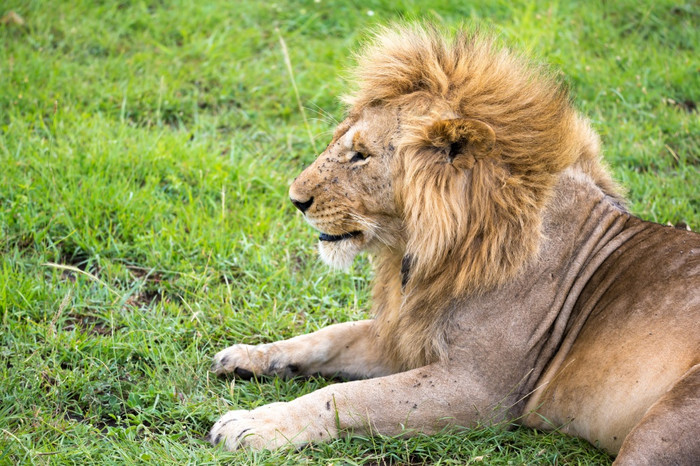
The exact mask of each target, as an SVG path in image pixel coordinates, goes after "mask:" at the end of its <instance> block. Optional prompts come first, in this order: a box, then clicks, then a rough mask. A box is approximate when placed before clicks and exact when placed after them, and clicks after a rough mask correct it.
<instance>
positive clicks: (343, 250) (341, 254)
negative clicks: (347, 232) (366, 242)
mask: <svg viewBox="0 0 700 466" xmlns="http://www.w3.org/2000/svg"><path fill="white" fill-rule="evenodd" d="M361 241H362V240H361V239H359V238H347V239H342V240H339V241H324V240H319V241H318V254H319V257H320V258H321V260H322V261H323V262H324V263H325V264H326V265H328V266H329V267H331V268H333V269H337V270H347V269H348V268H350V266H351V265H352V262H353V260H355V256H357V255H358V254H359V253H360V252H362V245H361Z"/></svg>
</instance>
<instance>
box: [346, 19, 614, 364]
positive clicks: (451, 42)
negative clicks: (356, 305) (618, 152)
mask: <svg viewBox="0 0 700 466" xmlns="http://www.w3.org/2000/svg"><path fill="white" fill-rule="evenodd" d="M354 77H355V80H356V81H357V83H359V85H358V89H357V91H356V92H355V93H354V94H352V95H349V96H346V97H345V98H344V101H345V102H347V103H348V104H350V105H351V107H352V111H351V113H354V112H357V111H359V109H361V108H363V107H368V106H381V105H383V104H385V103H387V102H392V103H393V104H398V105H399V106H400V108H402V109H406V110H408V111H406V112H404V113H406V114H409V115H418V116H416V117H414V119H415V121H410V122H406V123H408V124H409V125H410V126H413V127H414V128H415V130H414V131H412V132H409V134H408V135H407V136H406V137H405V140H404V141H403V144H402V146H403V150H404V151H405V154H404V156H403V157H398V158H397V163H401V164H402V165H401V166H400V167H399V170H397V173H399V175H398V177H397V179H396V180H395V182H396V183H398V184H399V188H398V189H397V191H398V192H399V196H400V198H399V199H398V203H399V204H400V205H401V206H402V207H403V210H404V212H405V216H404V225H405V229H406V232H405V233H406V249H405V251H406V253H405V256H403V257H392V256H391V255H388V256H385V257H382V258H381V259H380V261H379V265H378V267H377V276H376V279H375V283H376V285H375V289H374V293H373V299H374V302H375V306H376V309H377V311H378V315H377V319H376V325H377V330H378V333H379V334H380V340H382V341H384V342H386V345H385V346H386V351H387V354H389V355H391V357H392V359H393V360H394V361H395V363H396V365H397V366H398V367H401V368H407V367H418V366H421V365H424V364H426V363H429V362H432V361H435V360H436V359H439V358H441V357H444V355H445V348H446V342H445V341H444V338H443V335H444V334H445V326H446V325H449V316H448V315H446V313H447V312H448V311H449V309H450V307H449V305H448V304H449V300H451V299H454V298H457V297H458V296H459V295H463V294H465V293H480V292H483V291H485V290H487V289H490V288H492V287H494V286H496V285H498V284H500V283H503V282H505V281H507V280H509V279H511V278H512V277H513V275H514V274H516V273H517V271H518V270H520V269H521V268H522V267H523V265H524V264H525V263H526V262H527V261H528V260H529V259H531V258H532V257H533V256H534V255H536V254H537V251H538V246H539V244H540V236H541V217H542V215H541V211H542V209H543V206H544V205H545V203H546V202H547V201H548V200H549V198H550V194H551V192H552V189H553V187H554V184H555V183H556V180H557V175H558V174H559V173H560V172H561V171H562V170H564V169H565V168H567V167H569V166H571V165H573V164H579V165H580V166H581V167H582V168H583V169H584V171H585V172H587V173H588V174H589V175H590V176H591V177H592V178H593V179H594V180H595V181H596V183H597V184H598V185H599V186H600V187H601V189H602V190H603V191H604V192H605V193H607V194H608V195H610V196H612V197H614V198H615V199H617V201H618V202H619V204H624V202H625V201H624V196H623V194H622V190H621V189H620V188H619V187H618V186H617V184H616V183H615V182H614V181H613V180H612V178H611V176H610V174H609V171H608V169H607V167H606V166H605V164H604V162H603V161H602V159H601V156H600V150H599V141H598V137H597V135H596V134H595V133H594V132H593V131H592V130H591V128H590V126H589V124H588V122H587V121H586V120H584V119H583V118H581V117H580V116H579V115H578V114H577V113H576V111H575V110H574V109H573V107H572V105H571V102H570V98H569V96H568V92H567V90H566V89H565V88H564V86H563V85H562V84H561V83H559V82H558V81H557V80H556V79H555V77H554V76H553V75H552V73H551V72H549V71H548V70H546V69H545V68H543V67H541V66H535V65H532V64H531V63H529V62H528V61H527V60H525V59H522V58H521V57H519V56H517V55H515V54H513V53H512V52H510V51H508V50H505V49H502V48H498V47H497V46H496V45H495V44H494V43H493V41H492V40H490V39H487V38H484V37H483V36H481V35H479V34H477V33H466V32H461V33H459V34H457V35H455V36H454V37H453V38H451V39H445V38H444V36H443V35H441V34H440V32H439V31H438V30H437V29H436V28H434V27H427V28H421V27H417V26H411V25H407V26H403V27H399V28H396V27H394V28H385V29H381V30H379V31H378V32H377V33H376V34H375V36H374V39H373V40H372V41H371V42H370V43H369V44H368V45H366V46H365V48H364V49H363V50H362V51H361V52H360V53H359V54H358V56H357V67H356V70H355V72H354ZM458 116H459V119H460V120H461V121H463V122H464V123H465V124H468V125H472V126H477V127H476V128H474V130H475V131H474V135H475V136H476V138H475V137H472V138H470V142H469V144H470V145H474V146H475V147H474V150H473V151H471V156H470V157H463V158H461V160H460V164H439V163H435V159H436V158H437V157H442V156H443V155H444V152H445V151H447V152H449V151H450V150H451V149H452V150H454V149H455V148H454V147H452V145H453V144H454V143H455V142H456V141H457V139H458V138H457V134H455V133H463V132H464V130H466V129H467V128H463V127H462V128H458V127H455V126H454V125H451V126H449V127H441V126H440V125H443V122H444V121H445V119H446V118H447V119H449V118H457V117H458ZM436 120H437V123H435V124H432V125H431V124H430V123H431V122H433V121H436ZM481 124H485V125H486V126H485V128H487V130H486V131H479V130H480V129H482V128H479V127H478V126H481ZM488 128H490V131H489V130H488ZM491 131H492V132H491ZM483 133H486V137H483V140H479V137H482V136H481V135H482V134H483ZM494 133H495V134H494ZM496 135H497V137H495V136H496ZM441 152H442V153H441ZM463 168H471V170H464V169H463ZM402 268H403V280H404V282H405V283H404V284H403V286H396V278H395V277H397V276H399V273H397V269H399V270H400V269H402ZM387 284H393V285H394V286H387ZM397 293H402V296H397ZM398 301H403V303H402V304H401V305H400V306H395V305H393V304H394V303H396V302H398ZM390 303H391V304H392V305H390ZM388 309H392V310H394V311H395V312H391V311H388ZM396 310H398V311H399V312H400V315H394V314H395V313H396Z"/></svg>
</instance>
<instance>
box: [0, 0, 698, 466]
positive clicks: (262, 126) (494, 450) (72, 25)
mask: <svg viewBox="0 0 700 466" xmlns="http://www.w3.org/2000/svg"><path fill="white" fill-rule="evenodd" d="M456 3H458V2H451V1H447V0H442V1H439V0H435V1H430V2H427V1H426V2H418V1H409V0H406V1H395V0H391V1H389V0H376V1H366V2H355V1H344V2H341V1H337V2H332V1H329V0H321V1H320V2H318V3H315V2H314V1H312V0H309V1H288V2H276V3H268V2H256V1H245V2H242V1H230V0H212V1H207V2H185V1H180V2H176V1H173V2H168V1H141V2H126V1H117V0H103V1H99V2H97V1H95V2H90V1H82V2H81V1H71V2H68V1H59V2H48V1H31V0H5V1H4V2H3V3H2V7H0V16H2V15H4V14H6V13H7V12H9V11H15V12H16V13H18V14H19V15H20V16H21V17H22V18H23V20H24V22H25V24H24V25H19V24H16V23H14V22H12V21H9V22H5V23H3V24H0V169H1V171H2V174H1V175H0V251H1V256H0V313H1V319H2V321H1V324H0V325H1V330H0V464H14V463H20V464H45V463H50V464H54V463H57V464H63V463H79V464H85V463H92V462H104V463H127V464H132V463H159V464H170V463H172V464H183V463H197V464H207V463H218V462H233V463H240V462H248V463H254V462H260V463H266V464H268V463H272V464H283V463H287V464H296V463H305V462H306V463H317V462H318V463H350V464H385V463H413V464H421V463H426V462H427V463H436V462H442V463H444V464H451V463H456V464H465V463H468V462H470V461H472V462H479V460H483V461H481V462H482V463H486V464H521V463H527V464H542V463H544V464H555V463H556V464H561V463H566V464H579V463H581V464H600V463H606V462H609V461H610V459H609V458H608V457H607V456H606V455H605V454H603V453H601V452H599V451H597V450H595V449H594V448H593V447H591V446H589V445H587V444H586V443H585V442H582V441H578V440H575V439H570V438H567V437H564V436H562V435H559V434H556V433H537V432H534V431H531V430H528V429H517V430H514V431H510V432H508V431H503V430H501V429H493V428H491V429H485V430H474V431H470V432H468V433H459V434H455V433H450V432H445V433H444V434H441V435H438V436H434V437H417V438H413V439H409V440H403V439H385V438H382V439H380V438H370V439H352V440H347V439H341V440H337V441H335V442H333V443H332V444H330V445H318V446H312V447H309V448H307V449H304V450H302V451H299V452H296V451H291V452H290V451H287V452H279V453H270V452H263V453H256V454H251V453H246V452H242V453H233V454H232V453H225V452H223V451H221V450H220V449H214V448H211V447H210V446H208V444H206V443H205V442H204V441H203V439H202V438H203V436H204V435H205V433H206V432H207V431H208V429H209V427H210V426H211V424H212V423H213V422H214V420H215V419H216V418H217V416H218V415H219V414H220V413H222V412H224V411H226V410H228V409H231V408H233V407H242V408H251V407H255V406H259V405H261V404H264V403H267V402H270V401H275V400H285V399H292V398H295V397H297V396H299V395H302V394H304V393H308V392H310V391H312V390H314V389H316V388H318V387H320V386H323V385H325V384H327V383H329V382H328V381H324V380H316V379H312V380H293V381H281V380H260V381H252V382H242V381H236V382H235V383H234V381H233V380H230V379H229V380H226V379H217V378H215V377H213V376H212V375H211V374H209V373H208V367H209V363H210V358H211V356H212V355H213V354H214V353H215V352H216V351H218V350H219V349H221V348H223V347H225V346H227V345H229V344H231V343H234V342H245V343H258V342H267V341H272V340H276V339H280V338H286V337H290V336H292V335H296V334H299V333H302V332H309V331H313V330H315V329H318V328H319V327H322V326H324V325H327V324H329V323H333V322H340V321H346V320H352V319H357V318H361V317H364V316H366V309H367V297H368V284H369V279H370V277H369V268H370V267H369V262H368V260H367V258H366V257H361V258H360V259H359V260H358V261H357V262H356V264H355V265H354V267H353V269H352V270H351V271H349V272H345V273H329V272H328V270H327V269H326V268H325V267H324V266H323V265H321V264H320V262H319V260H318V259H317V257H316V255H315V252H314V233H313V232H312V231H311V230H310V228H308V227H307V226H305V225H304V223H303V221H302V219H301V218H300V216H298V215H295V213H294V211H293V210H294V209H293V207H292V206H291V204H289V202H288V201H287V195H286V191H287V187H288V185H289V183H290V182H291V180H292V179H293V177H294V176H295V175H296V174H297V173H298V172H300V171H301V169H302V168H303V167H304V166H305V165H306V164H307V163H309V162H310V161H311V160H313V158H314V157H315V151H314V146H316V148H321V147H323V146H324V145H325V142H326V141H327V140H328V138H329V131H331V130H332V127H333V123H332V120H333V119H338V120H339V119H341V118H342V116H343V108H342V106H341V105H340V104H339V102H338V100H337V96H338V95H340V94H342V93H343V92H344V91H345V87H346V85H345V84H344V83H343V81H342V80H341V79H340V77H339V76H340V75H341V74H342V72H343V70H345V69H347V67H348V66H349V65H350V63H351V58H350V57H351V51H352V50H353V48H354V47H356V46H357V45H358V44H359V43H360V42H361V40H362V38H363V37H364V34H366V31H367V28H368V27H370V26H371V25H373V24H376V23H384V22H387V21H390V20H396V19H399V18H402V17H408V18H421V19H429V20H431V21H434V22H436V23H438V24H443V25H445V26H448V27H456V26H457V25H459V24H462V23H466V24H478V25H481V26H484V27H486V28H490V29H491V30H492V31H493V32H494V33H496V34H498V35H499V37H500V38H501V40H502V41H503V42H504V43H506V44H509V45H512V46H514V47H516V48H518V49H521V50H524V51H526V52H527V53H529V54H532V55H533V56H534V57H535V59H536V60H539V61H546V62H549V63H551V64H552V65H553V66H554V67H555V68H557V69H560V70H561V71H562V73H563V75H564V76H565V78H564V79H565V80H566V81H567V82H568V83H569V84H570V87H571V88H572V91H573V94H574V96H575V101H576V105H577V106H578V107H579V108H580V109H581V110H582V111H583V112H584V113H586V114H587V115H589V116H590V117H591V118H592V120H593V123H594V126H595V127H596V129H597V130H598V131H599V132H600V134H601V136H602V139H603V144H604V148H605V153H606V157H607V159H608V161H609V162H610V163H611V165H612V166H613V169H614V171H615V174H616V176H617V177H618V179H620V180H621V181H622V182H623V183H624V184H625V185H626V186H627V187H628V188H629V193H630V199H631V208H632V210H633V211H634V212H635V213H637V214H638V215H640V216H641V217H643V218H645V219H649V220H653V221H657V222H661V223H666V222H671V223H678V222H685V223H687V224H689V225H690V226H691V227H692V228H693V229H697V228H698V227H700V196H699V194H698V192H699V191H698V189H699V186H700V175H699V174H698V171H699V167H700V119H699V118H698V113H697V111H695V112H690V111H688V110H689V109H690V107H693V106H694V105H695V103H697V102H698V100H700V62H699V61H698V58H697V57H699V56H700V16H699V15H700V10H699V9H698V4H697V2H693V1H689V2H687V3H681V4H679V3H678V2H676V1H651V0H648V1H639V0H635V1H624V2H623V1H618V2H602V1H601V2H596V1H591V2H589V1H585V2H584V1H580V2H565V1H560V2H544V1H511V0H508V1H506V0H500V1H489V2H486V1H484V2H459V3H461V4H462V6H455V4H456ZM360 5H362V6H360ZM370 11H371V12H372V13H373V14H371V13H370ZM277 30H279V34H281V36H282V37H283V38H284V40H285V41H286V44H287V47H288V50H289V56H290V59H291V62H292V65H293V68H294V73H295V79H296V83H297V85H298V88H299V93H300V98H301V101H302V103H303V105H304V106H305V107H306V113H307V114H308V116H309V118H310V121H309V125H310V131H311V133H312V134H313V135H314V138H315V141H312V140H311V139H310V138H309V136H308V134H307V130H306V127H305V125H304V123H303V121H302V118H301V115H300V112H299V109H298V107H297V102H296V98H295V93H294V90H293V88H292V85H291V83H290V80H289V76H288V74H287V71H286V67H285V63H284V59H283V55H282V51H281V47H280V41H279V36H278V33H277ZM47 264H60V265H63V266H70V267H76V268H78V269H79V271H76V270H75V269H66V268H59V267H56V266H52V265H47Z"/></svg>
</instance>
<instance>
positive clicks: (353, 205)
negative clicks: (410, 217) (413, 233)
mask: <svg viewBox="0 0 700 466" xmlns="http://www.w3.org/2000/svg"><path fill="white" fill-rule="evenodd" d="M397 131H398V123H397V111H396V110H394V109H390V108H386V107H370V108H365V109H363V110H362V111H361V112H360V113H357V114H351V115H350V116H349V117H348V118H347V119H345V121H343V122H342V123H341V124H340V125H339V126H338V128H337V129H336V131H335V134H334V135H333V139H332V141H331V143H330V144H329V145H328V147H327V148H326V150H325V151H323V153H322V154H321V155H320V156H319V157H318V158H317V159H316V161H314V163H312V164H311V165H310V166H309V167H307V168H306V169H305V170H304V171H303V172H302V173H301V174H300V175H299V176H298V177H297V178H296V179H295V180H294V182H293V183H292V186H291V187H290V189H289V197H290V198H291V201H292V203H293V204H294V205H295V206H296V207H297V208H298V209H299V210H300V211H301V212H302V213H303V214H304V216H305V218H306V220H307V221H308V222H309V223H310V224H311V226H313V227H314V228H316V229H317V230H318V231H319V232H320V235H319V238H318V239H319V252H320V255H321V258H322V259H323V261H324V262H326V263H327V264H329V265H330V266H332V267H337V268H346V267H348V266H349V265H350V264H351V263H352V260H353V259H354V257H355V256H356V255H357V253H359V252H360V251H363V250H366V249H369V248H372V247H373V246H375V245H378V244H380V243H383V244H385V245H388V246H392V243H393V242H396V241H397V238H398V231H399V225H400V221H399V216H398V213H397V209H396V202H395V198H394V191H393V188H394V187H393V185H392V179H393V178H394V170H395V168H394V167H395V166H396V164H395V163H394V152H395V147H396V146H397V142H396V141H397Z"/></svg>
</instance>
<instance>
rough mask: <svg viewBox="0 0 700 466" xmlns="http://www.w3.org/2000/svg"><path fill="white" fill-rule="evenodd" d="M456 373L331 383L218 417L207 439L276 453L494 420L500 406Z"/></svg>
mask: <svg viewBox="0 0 700 466" xmlns="http://www.w3.org/2000/svg"><path fill="white" fill-rule="evenodd" d="M494 398H495V397H494V394H493V393H491V391H489V390H485V389H483V388H481V385H477V384H476V383H475V382H473V380H472V383H470V377H469V376H468V374H465V373H463V372H460V370H459V368H448V367H446V366H445V365H442V364H433V365H430V366H425V367H422V368H419V369H413V370H409V371H406V372H401V373H397V374H393V375H389V376H386V377H378V378H374V379H368V380H358V381H354V382H345V383H339V384H333V385H329V386H327V387H324V388H322V389H320V390H317V391H315V392H312V393H310V394H308V395H305V396H302V397H300V398H297V399H295V400H293V401H290V402H283V403H272V404H269V405H265V406H261V407H259V408H256V409H254V410H251V411H246V410H237V411H230V412H228V413H226V414H224V415H223V416H222V417H221V418H220V419H219V420H218V421H217V422H216V423H215V424H214V426H213V427H212V430H211V432H210V434H209V436H208V439H209V440H210V441H211V442H212V443H213V444H218V443H223V444H224V445H225V447H226V448H227V449H229V450H235V449H238V448H250V449H255V450H259V449H275V448H280V447H283V446H286V445H294V446H299V445H305V444H308V443H313V442H324V441H329V440H331V439H334V438H338V437H339V436H340V435H343V434H344V433H354V434H356V435H376V434H383V435H391V436H394V435H415V434H417V433H435V432H437V431H439V430H440V429H442V428H444V427H445V426H448V425H459V426H464V427H469V426H473V425H474V424H475V423H476V422H477V421H482V422H498V421H500V420H502V419H503V418H504V417H505V414H504V413H505V411H504V410H503V409H498V410H496V409H494V407H495V406H497V405H498V401H497V400H496V399H494Z"/></svg>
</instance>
